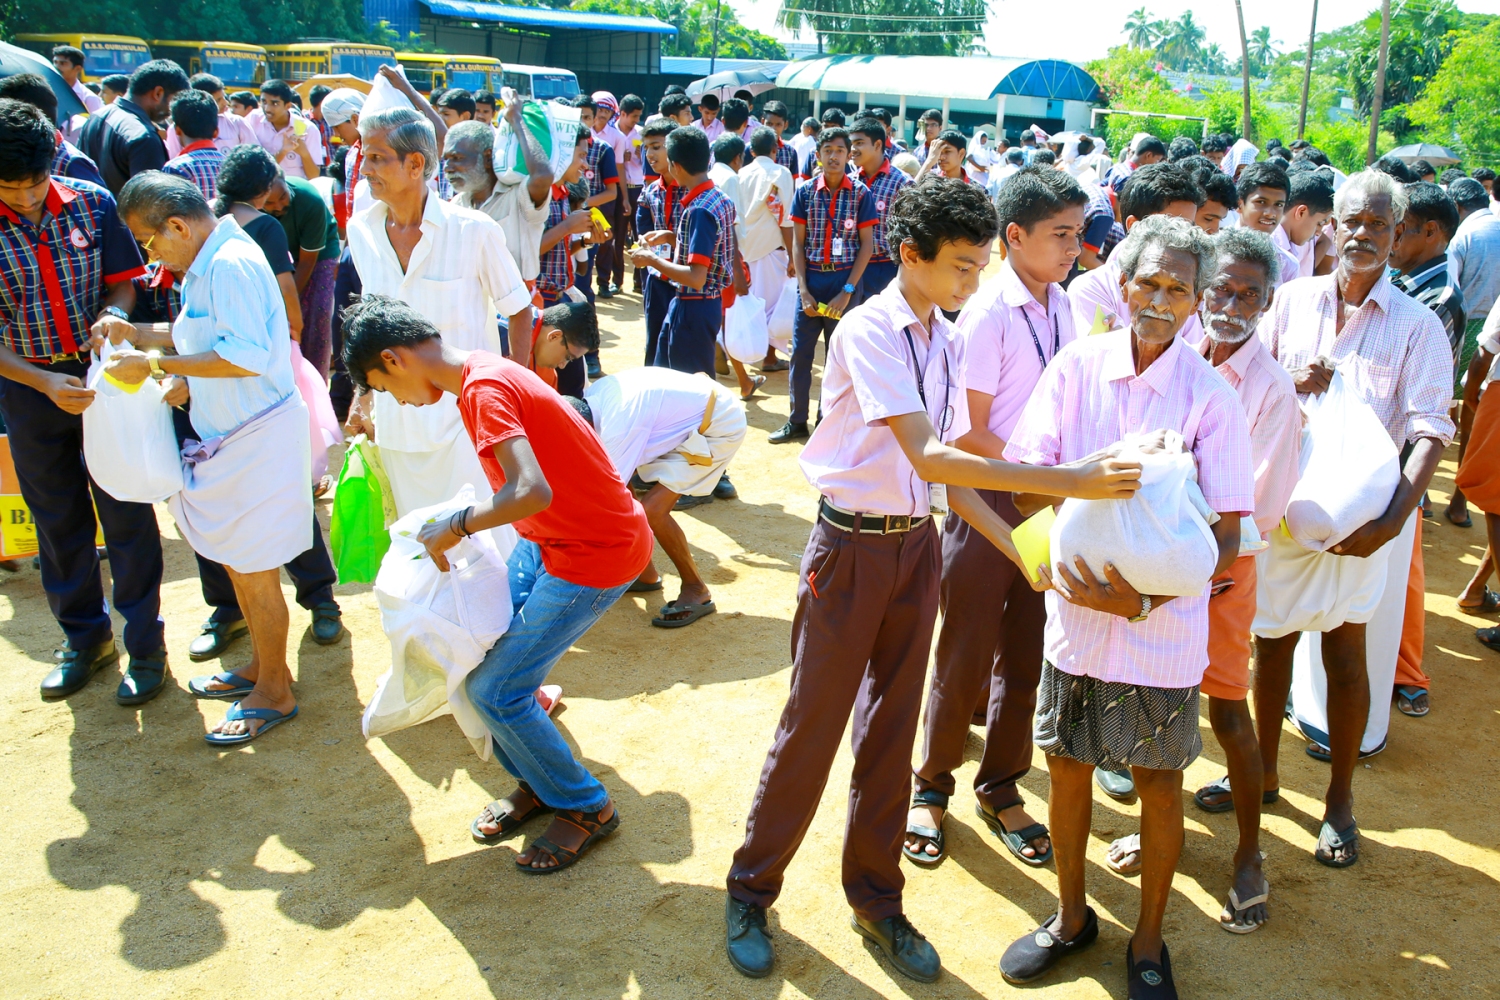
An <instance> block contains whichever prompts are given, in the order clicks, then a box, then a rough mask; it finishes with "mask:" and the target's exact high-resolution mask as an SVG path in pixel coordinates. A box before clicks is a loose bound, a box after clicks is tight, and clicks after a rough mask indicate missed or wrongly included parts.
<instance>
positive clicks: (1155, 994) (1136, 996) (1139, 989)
mask: <svg viewBox="0 0 1500 1000" xmlns="http://www.w3.org/2000/svg"><path fill="white" fill-rule="evenodd" d="M1125 977H1126V979H1125V983H1126V986H1125V988H1126V990H1127V991H1128V992H1129V996H1130V1000H1177V984H1176V983H1175V982H1173V981H1172V956H1171V955H1168V954H1167V943H1166V942H1165V941H1163V942H1162V943H1161V964H1160V965H1158V964H1156V963H1155V962H1137V961H1136V960H1135V955H1134V954H1133V953H1132V952H1131V950H1130V942H1128V941H1127V942H1125Z"/></svg>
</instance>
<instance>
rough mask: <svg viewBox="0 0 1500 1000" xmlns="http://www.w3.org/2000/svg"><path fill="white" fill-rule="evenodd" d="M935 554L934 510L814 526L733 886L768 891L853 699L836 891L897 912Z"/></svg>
mask: <svg viewBox="0 0 1500 1000" xmlns="http://www.w3.org/2000/svg"><path fill="white" fill-rule="evenodd" d="M940 560H941V551H940V546H939V541H938V533H937V529H936V527H935V526H934V525H933V523H932V522H930V521H929V522H928V523H927V524H925V525H923V526H922V527H920V528H918V529H916V530H914V531H911V532H909V533H902V534H890V535H876V534H854V533H852V532H848V531H844V530H842V529H840V528H836V527H834V526H833V525H831V524H828V523H827V522H826V521H823V520H821V519H820V520H819V521H818V522H817V523H816V524H815V525H814V526H813V530H812V537H811V538H809V539H808V543H807V550H806V552H805V553H804V555H803V556H802V574H801V579H800V581H799V583H798V585H797V613H796V615H795V616H794V617H793V619H792V659H793V666H792V684H791V693H790V695H789V696H788V698H787V703H786V708H785V709H783V710H782V713H781V723H780V724H779V725H778V726H777V727H776V737H775V739H774V741H773V742H772V744H771V750H770V753H768V754H767V755H766V764H765V767H764V768H763V769H762V770H761V774H760V786H759V787H758V788H757V789H756V791H755V800H754V801H753V802H752V803H751V806H750V816H749V818H748V819H747V820H746V821H745V843H744V844H743V845H742V846H741V847H740V849H739V850H738V851H736V852H735V855H734V863H733V865H732V866H731V868H730V870H729V878H728V887H729V893H730V895H732V896H734V897H735V898H736V899H738V900H741V901H743V902H747V903H756V904H758V905H760V906H764V907H769V906H770V905H771V904H772V903H774V902H775V901H776V897H777V896H778V895H779V894H780V892H781V884H782V880H783V877H784V874H785V872H786V866H787V865H788V864H790V863H791V860H792V857H793V856H794V855H795V854H796V853H797V848H798V847H799V846H800V845H801V843H802V838H803V837H805V836H806V835H807V829H808V827H809V826H811V825H812V820H813V815H814V814H815V813H816V812H817V808H818V800H819V799H820V798H821V797H822V795H823V788H824V786H825V785H826V784H827V783H828V772H829V769H830V768H831V767H832V766H833V758H834V754H835V753H836V752H837V751H838V745H839V740H840V739H841V738H842V737H843V734H844V725H845V723H846V721H847V720H848V718H849V712H850V710H851V709H852V710H853V712H854V727H853V739H852V744H853V750H854V773H853V775H852V777H851V779H850V782H849V817H848V823H847V825H846V827H845V829H844V865H843V882H844V895H845V896H846V897H847V898H848V900H849V905H850V906H851V907H853V908H854V912H855V913H857V914H859V915H860V916H862V917H864V918H866V919H868V920H883V919H885V918H886V917H891V916H895V915H897V914H899V913H901V912H902V910H901V889H902V887H903V886H904V885H905V882H906V879H905V877H904V876H903V875H902V874H901V865H900V861H901V842H902V838H903V836H904V831H905V829H906V809H907V797H908V796H909V795H910V793H911V779H910V777H909V775H910V769H911V750H912V743H913V742H914V741H915V739H916V735H917V715H918V711H919V709H920V702H921V698H922V681H923V678H924V676H925V674H926V672H927V658H928V651H929V650H930V649H931V646H932V629H933V625H934V623H935V622H936V620H937V609H938V577H939V575H940V573H941V563H940Z"/></svg>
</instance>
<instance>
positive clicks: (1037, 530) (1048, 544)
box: [1010, 504, 1057, 583]
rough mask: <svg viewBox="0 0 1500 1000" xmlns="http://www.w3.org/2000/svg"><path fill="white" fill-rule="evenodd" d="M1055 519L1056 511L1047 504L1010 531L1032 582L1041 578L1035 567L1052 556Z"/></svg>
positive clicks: (1022, 563)
mask: <svg viewBox="0 0 1500 1000" xmlns="http://www.w3.org/2000/svg"><path fill="white" fill-rule="evenodd" d="M1055 520H1057V512H1056V511H1054V510H1053V509H1052V507H1051V505H1050V504H1049V505H1048V506H1046V507H1043V508H1042V509H1041V510H1039V511H1037V512H1036V513H1035V514H1033V515H1031V516H1030V517H1028V518H1027V519H1026V520H1024V521H1022V522H1021V523H1020V525H1019V526H1018V527H1016V528H1015V529H1014V530H1013V531H1011V533H1010V540H1011V542H1012V543H1013V544H1014V545H1015V547H1016V552H1018V553H1019V554H1020V556H1021V565H1022V566H1024V567H1025V568H1026V575H1027V577H1029V578H1030V579H1031V582H1032V583H1035V582H1036V581H1037V580H1040V579H1041V576H1040V574H1038V573H1037V567H1038V566H1041V565H1043V564H1045V563H1047V562H1048V561H1049V560H1051V558H1052V522H1053V521H1055Z"/></svg>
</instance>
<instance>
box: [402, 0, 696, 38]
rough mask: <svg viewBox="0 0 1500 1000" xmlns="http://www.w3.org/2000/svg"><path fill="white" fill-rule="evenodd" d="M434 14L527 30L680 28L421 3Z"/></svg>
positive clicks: (647, 21)
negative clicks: (491, 22) (508, 25)
mask: <svg viewBox="0 0 1500 1000" xmlns="http://www.w3.org/2000/svg"><path fill="white" fill-rule="evenodd" d="M419 2H420V3H421V4H422V6H423V7H426V8H427V9H428V10H430V11H431V12H432V13H434V14H438V15H441V16H444V17H461V18H465V19H467V20H470V21H493V22H495V23H497V24H510V25H515V26H516V27H523V28H564V29H572V30H575V31H627V32H635V33H637V34H648V35H675V34H677V29H676V28H674V27H672V26H671V25H670V24H667V23H666V22H665V21H658V20H657V19H656V18H654V17H626V16H624V15H621V14H592V13H588V12H586V11H576V10H554V9H552V8H551V7H508V6H506V5H504V4H498V3H476V2H474V0H419Z"/></svg>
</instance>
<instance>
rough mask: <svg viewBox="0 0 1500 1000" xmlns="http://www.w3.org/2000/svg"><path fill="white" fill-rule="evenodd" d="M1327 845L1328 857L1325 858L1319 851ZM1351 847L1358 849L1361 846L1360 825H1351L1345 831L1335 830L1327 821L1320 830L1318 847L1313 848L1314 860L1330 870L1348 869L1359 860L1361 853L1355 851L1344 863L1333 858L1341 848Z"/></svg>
mask: <svg viewBox="0 0 1500 1000" xmlns="http://www.w3.org/2000/svg"><path fill="white" fill-rule="evenodd" d="M1325 844H1326V845H1327V847H1328V857H1326V858H1325V857H1323V855H1322V853H1321V852H1320V851H1319V848H1321V847H1323V846H1324V845H1325ZM1351 846H1352V847H1355V848H1358V846H1359V824H1358V823H1350V824H1349V826H1348V828H1347V829H1344V830H1335V829H1334V828H1333V826H1332V824H1330V823H1328V822H1327V821H1325V822H1324V823H1323V826H1322V828H1321V829H1320V830H1318V846H1317V847H1314V848H1313V859H1314V860H1315V861H1317V862H1318V864H1320V865H1327V866H1328V867H1329V868H1348V867H1349V866H1350V865H1352V864H1354V863H1355V862H1356V861H1358V860H1359V851H1358V850H1355V852H1354V854H1353V856H1352V857H1349V858H1347V859H1346V860H1344V861H1338V860H1336V859H1335V858H1334V856H1333V852H1334V851H1337V850H1338V849H1339V848H1341V847H1351Z"/></svg>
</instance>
